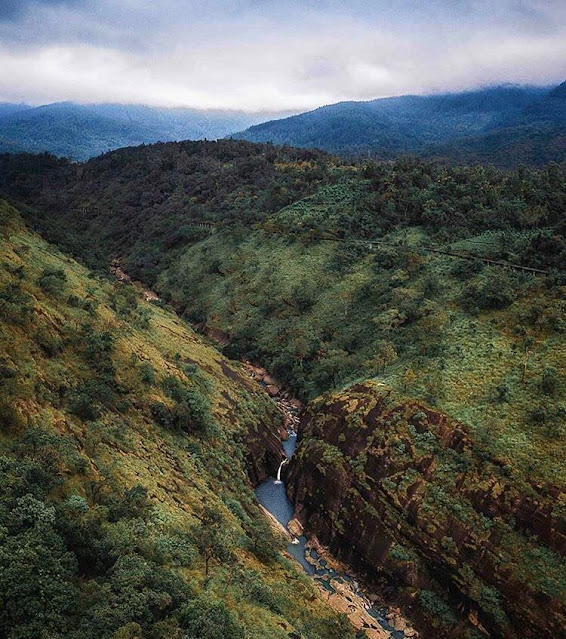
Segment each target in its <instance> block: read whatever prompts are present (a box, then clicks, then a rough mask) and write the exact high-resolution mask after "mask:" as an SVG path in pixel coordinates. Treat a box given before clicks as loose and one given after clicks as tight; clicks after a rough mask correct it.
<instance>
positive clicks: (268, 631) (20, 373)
mask: <svg viewBox="0 0 566 639" xmlns="http://www.w3.org/2000/svg"><path fill="white" fill-rule="evenodd" d="M0 207H1V208H0V221H1V233H2V236H1V239H2V241H1V244H0V264H1V267H2V268H1V269H0V290H1V291H2V292H3V293H6V291H7V290H8V287H9V286H13V285H16V286H19V290H20V292H21V293H23V294H24V295H26V296H29V297H28V298H27V306H28V307H29V308H33V310H32V311H31V314H30V316H29V318H28V319H27V320H26V319H25V318H24V317H23V315H22V314H21V313H19V312H18V310H17V309H15V308H14V307H13V306H10V304H3V305H2V308H1V309H0V310H1V313H0V322H1V323H0V359H1V361H2V366H3V371H6V370H7V369H9V370H10V371H12V373H14V372H15V377H12V376H7V378H6V379H4V380H3V384H2V386H0V393H2V395H3V397H2V402H0V403H1V404H2V411H3V414H2V416H3V428H2V431H1V434H0V450H1V452H2V454H5V455H10V454H11V453H10V451H11V450H13V449H14V447H15V446H17V445H18V442H21V441H22V438H23V437H25V433H26V429H28V430H29V428H34V429H39V430H40V431H41V432H42V433H44V435H45V436H50V437H51V436H53V437H54V438H55V439H54V441H55V442H56V444H55V447H56V448H57V447H58V450H63V451H66V452H64V454H62V456H61V461H60V467H59V473H60V477H62V481H61V482H60V483H59V485H58V486H57V487H56V489H54V490H53V491H52V493H51V495H50V497H49V499H50V500H51V501H52V502H53V503H56V504H61V503H62V502H63V501H64V500H67V499H68V498H69V497H71V496H73V495H78V496H80V497H84V498H85V499H86V500H87V503H88V504H89V507H90V509H91V512H93V511H94V510H96V509H97V508H98V506H97V502H96V499H95V497H96V495H97V494H102V495H107V496H108V497H109V498H112V497H113V496H117V495H120V494H122V492H123V491H124V490H126V489H129V488H132V487H135V486H138V485H141V486H143V487H145V488H146V489H147V491H148V496H149V499H150V503H151V516H150V518H149V520H148V522H146V528H145V530H144V531H143V532H141V538H140V537H139V536H136V534H137V535H139V534H140V531H139V530H138V532H137V533H136V526H135V525H133V524H127V525H125V528H123V529H122V530H121V532H120V531H118V530H116V527H117V526H118V524H112V523H111V522H106V523H105V530H106V531H107V532H108V534H109V535H110V537H112V536H115V535H125V544H126V547H127V548H129V551H127V552H129V553H135V552H136V550H133V549H132V548H139V546H141V547H142V548H145V549H146V550H147V553H148V554H149V555H151V556H152V558H153V559H154V555H155V553H156V552H157V551H156V548H157V546H160V547H161V548H163V549H167V550H164V551H163V552H162V553H161V559H160V562H161V563H160V565H161V566H162V567H164V568H165V569H167V570H171V571H173V572H174V573H175V574H180V575H181V576H182V579H183V580H184V581H185V582H186V583H187V584H189V586H190V589H191V591H192V592H193V593H194V595H195V596H196V595H197V594H198V593H200V592H202V591H205V592H206V596H207V597H209V598H214V597H217V598H219V599H221V600H223V601H224V602H226V603H227V604H228V607H229V608H230V609H231V610H233V611H235V613H236V616H237V618H238V622H239V624H240V625H241V626H242V628H244V630H245V636H246V637H273V638H276V637H281V638H283V637H287V636H288V633H289V632H291V631H292V630H293V629H295V630H299V631H301V630H302V631H303V632H304V633H305V635H304V636H308V637H325V636H328V634H327V633H328V632H329V630H328V628H329V627H330V626H329V625H328V624H331V621H330V620H331V619H333V616H332V613H330V611H329V610H328V609H327V608H325V606H324V605H323V604H322V603H320V602H319V601H318V600H317V598H316V595H315V592H314V588H313V587H312V585H311V584H310V583H309V582H308V580H307V579H306V578H305V577H304V576H303V575H302V574H301V573H300V571H299V570H298V569H297V568H295V566H293V565H292V564H291V563H290V562H288V561H287V560H285V559H282V558H281V557H279V558H275V559H273V560H271V561H267V560H262V559H260V558H259V557H258V556H257V555H256V554H254V553H253V552H252V551H251V546H250V540H249V538H248V537H247V535H246V532H245V531H244V526H245V525H248V526H249V524H250V522H252V524H253V522H257V521H259V520H260V519H261V514H260V513H259V511H258V508H257V506H256V505H255V500H254V498H253V493H252V491H251V488H250V486H249V483H248V481H247V479H246V477H245V471H244V465H243V450H242V448H243V447H242V445H237V444H236V442H237V441H239V440H241V439H243V438H244V436H245V434H246V433H247V432H248V431H249V430H250V429H257V428H259V425H260V423H261V422H262V421H263V422H266V421H267V422H268V421H269V420H273V419H274V411H273V407H272V405H271V403H270V402H268V400H266V399H265V397H264V395H263V394H262V393H261V392H259V391H257V390H255V389H254V388H253V387H252V386H247V387H245V386H243V385H242V384H241V383H238V381H237V379H235V380H233V379H231V378H230V377H229V376H227V375H226V374H225V372H224V369H223V367H224V366H225V365H226V364H225V361H224V360H223V359H222V358H221V356H220V355H219V354H218V353H217V352H216V351H215V350H214V349H212V348H211V347H209V346H207V345H205V344H204V343H203V342H202V341H201V340H200V339H199V338H198V337H197V336H195V334H194V333H193V332H192V331H191V330H190V329H188V328H187V326H186V325H184V324H183V323H182V322H181V321H180V320H179V319H178V318H177V317H176V316H175V315H173V314H172V313H171V312H169V311H167V310H163V309H161V308H158V307H156V306H154V305H149V304H146V303H142V302H140V303H139V305H138V306H137V308H136V309H134V310H133V311H132V312H131V314H130V315H129V316H125V315H124V312H121V313H117V312H116V311H114V310H113V309H112V304H113V302H112V300H115V299H117V298H116V296H117V295H118V300H120V295H122V290H121V287H119V286H117V285H115V284H111V283H107V282H104V281H101V280H98V279H96V278H94V277H93V276H92V275H90V274H89V273H88V271H86V270H85V269H84V268H83V267H81V266H79V265H78V264H76V263H75V262H74V261H72V260H70V259H69V258H66V257H64V256H62V255H61V254H60V253H59V252H58V251H57V250H56V249H54V248H53V247H52V246H50V245H48V244H47V243H46V242H44V241H43V240H42V239H40V238H39V237H38V236H37V235H34V234H32V233H30V232H29V231H28V230H27V229H26V228H25V227H24V225H23V224H22V222H21V221H20V219H19V217H18V215H17V213H16V212H15V211H14V210H13V209H11V207H9V206H7V205H6V204H5V203H2V204H1V205H0ZM45 269H62V270H63V271H64V274H65V276H66V280H67V281H66V284H65V285H64V290H63V291H61V292H60V293H58V294H46V293H45V292H44V291H43V290H42V289H41V288H40V287H39V286H38V285H37V281H38V278H40V277H41V274H42V273H44V272H45ZM8 297H10V296H8ZM70 297H71V298H73V297H74V298H75V300H80V301H81V302H80V303H79V304H77V302H76V301H73V303H72V304H70V303H69V301H68V300H69V298H70ZM6 299H7V298H6V296H4V300H6ZM84 301H88V302H89V304H87V305H86V307H85V308H81V306H84V305H83V302H84ZM118 308H120V305H119V302H118ZM92 309H95V310H92ZM20 310H21V308H20ZM84 323H88V324H90V325H91V326H92V328H93V330H94V331H104V332H107V333H109V334H111V335H112V337H113V338H114V340H115V348H114V351H113V353H112V362H113V364H114V367H115V370H116V374H115V383H116V387H118V386H119V387H120V388H121V392H120V394H119V397H118V398H116V399H114V400H112V402H111V403H110V405H109V406H107V407H106V408H105V409H104V410H102V411H101V415H100V417H99V418H98V419H95V420H85V419H81V418H79V417H77V416H75V415H73V414H71V413H70V411H69V405H68V396H69V393H70V392H71V389H72V388H73V387H75V386H76V385H77V384H81V383H82V382H83V381H85V380H87V379H89V378H92V377H96V372H93V371H92V370H91V369H90V368H89V365H88V364H87V365H85V361H84V353H83V348H84V343H82V342H81V337H80V335H81V334H80V330H81V329H80V327H81V325H82V324H84ZM40 344H42V346H40ZM144 362H146V363H147V362H149V363H150V364H151V366H152V367H153V369H154V372H155V382H154V383H150V384H147V383H144V382H142V381H141V370H142V368H143V367H142V364H143V363H144ZM190 363H193V364H196V365H197V368H194V367H193V368H191V369H190V375H188V374H187V373H186V372H183V369H182V367H183V365H186V364H190ZM228 366H229V367H232V366H233V365H228ZM185 371H186V369H185ZM168 375H169V376H171V375H172V376H174V377H176V378H178V379H179V380H181V381H182V383H183V384H185V385H188V386H189V387H191V388H196V389H200V392H202V393H203V394H205V395H207V397H208V399H209V401H210V403H211V406H212V415H213V420H214V423H215V428H214V429H213V431H212V433H211V434H208V435H206V436H205V435H199V434H191V435H186V434H182V433H179V432H172V431H168V430H164V429H163V428H161V427H159V426H158V425H157V424H156V423H155V422H154V420H153V419H152V417H151V412H150V410H149V406H150V404H151V403H152V402H156V401H161V402H163V403H165V404H168V403H170V402H171V400H170V398H168V397H167V396H166V394H164V391H163V388H162V385H161V383H160V382H161V381H162V380H163V379H164V378H165V377H166V376H168ZM235 376H236V377H237V371H236V375H235ZM76 458H79V459H80V460H81V463H80V464H74V463H71V461H69V460H72V459H76ZM203 503H206V504H209V505H210V506H212V507H213V508H214V509H216V510H217V511H218V512H220V513H222V515H223V516H224V518H225V520H226V522H227V526H228V528H229V530H230V534H231V535H233V537H234V538H235V539H236V546H235V554H236V557H237V559H236V561H235V563H234V564H232V566H231V567H230V566H226V567H224V568H220V567H218V566H217V567H214V568H213V570H212V574H211V577H210V578H208V579H205V578H204V574H203V561H202V559H201V558H200V557H199V555H198V553H196V551H195V548H194V547H191V539H190V535H189V537H188V538H187V536H186V535H187V532H188V531H189V529H190V527H191V526H194V525H195V523H196V522H197V521H198V520H197V519H196V518H195V513H196V514H197V515H198V512H199V511H200V508H201V506H202V504H203ZM227 504H228V505H231V507H232V509H230V508H229V507H228V505H227ZM234 504H236V506H235V505H234ZM237 504H241V505H240V506H238V505H237ZM234 513H239V514H240V515H241V516H240V518H238V516H236V514H234ZM243 521H245V522H247V523H246V524H245V525H244V523H243ZM119 523H121V525H124V522H119ZM134 523H135V520H134ZM260 523H261V522H260ZM264 533H265V535H267V536H268V537H269V535H270V533H269V531H264ZM269 543H271V544H272V545H273V547H277V545H278V544H279V542H278V541H277V540H276V539H275V537H272V538H271V539H270V541H269ZM180 546H183V547H184V548H185V549H186V551H187V552H186V556H189V557H190V559H188V560H180V559H179V552H180ZM148 548H149V550H148ZM177 551H179V552H177ZM138 552H139V550H138ZM142 554H143V551H142ZM181 554H182V553H181ZM185 559H186V558H185ZM242 570H244V571H246V570H248V571H249V570H254V571H256V572H257V573H258V574H259V577H258V578H259V581H260V583H261V589H263V591H264V592H269V593H271V595H273V602H275V603H273V602H272V603H271V605H265V604H264V605H262V604H261V603H259V602H258V597H257V596H256V597H254V596H250V594H249V592H245V589H243V588H242V587H241V586H239V585H238V578H237V577H236V578H235V575H237V574H239V573H238V572H237V571H242ZM77 577H78V576H77ZM100 579H103V577H101V578H100ZM94 581H96V580H90V579H89V578H88V576H83V577H82V578H81V579H78V580H77V583H78V585H79V587H80V588H81V589H83V590H85V592H89V591H90V592H91V593H93V592H96V588H95V585H94V583H93V582H94ZM120 613H123V616H124V619H123V620H122V621H124V620H125V621H128V622H129V621H132V622H137V621H139V619H137V618H136V616H135V615H136V613H135V612H134V611H133V610H132V612H131V613H130V612H129V610H128V607H127V606H126V607H125V609H124V610H121V611H120ZM311 619H312V621H309V620H311ZM325 620H327V621H325ZM317 624H318V625H317ZM122 625H123V624H122ZM142 627H143V628H144V635H143V636H146V634H145V632H146V631H148V632H149V630H148V629H147V628H146V627H145V626H144V625H143V622H142ZM307 627H310V628H311V629H310V630H308V629H307ZM317 628H318V629H317ZM114 629H115V630H117V629H118V627H117V626H116V628H114ZM130 630H131V628H130ZM14 636H15V635H14ZM102 636H106V634H104V633H103V634H102ZM121 636H122V635H121ZM124 636H126V635H124ZM127 636H130V635H127ZM132 636H133V635H132ZM136 636H137V635H136ZM147 636H150V635H147ZM151 636H157V635H153V634H152V635H151ZM170 636H173V634H172V635H170ZM175 636H176V635H175Z"/></svg>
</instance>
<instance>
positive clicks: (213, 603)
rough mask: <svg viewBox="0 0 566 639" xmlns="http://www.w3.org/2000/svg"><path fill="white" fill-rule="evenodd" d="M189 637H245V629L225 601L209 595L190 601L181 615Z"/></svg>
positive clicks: (181, 620)
mask: <svg viewBox="0 0 566 639" xmlns="http://www.w3.org/2000/svg"><path fill="white" fill-rule="evenodd" d="M179 621H180V624H181V627H182V628H183V630H184V636H185V637H186V638H187V639H243V638H244V631H243V629H242V628H241V626H240V625H239V623H238V620H237V618H236V616H235V615H234V613H233V612H232V611H231V610H230V609H229V608H228V607H227V606H226V604H225V603H224V602H223V601H219V600H214V599H212V600H211V598H210V597H207V596H201V597H197V598H196V599H194V600H193V601H191V602H190V603H188V604H187V605H186V606H185V607H184V608H183V609H182V610H181V613H180V615H179Z"/></svg>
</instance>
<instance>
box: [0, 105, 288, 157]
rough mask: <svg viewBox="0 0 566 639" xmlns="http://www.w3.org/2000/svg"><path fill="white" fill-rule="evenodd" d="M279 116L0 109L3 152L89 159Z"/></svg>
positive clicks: (128, 108)
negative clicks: (43, 153) (50, 154)
mask: <svg viewBox="0 0 566 639" xmlns="http://www.w3.org/2000/svg"><path fill="white" fill-rule="evenodd" d="M274 117H275V118H276V117H278V114H277V113H255V114H254V113H245V112H243V111H229V110H226V111H222V110H204V109H201V110H199V109H165V108H161V109H160V108H152V107H146V106H141V105H121V104H91V105H81V104H74V103H72V102H57V103H54V104H49V105H44V106H41V107H35V108H33V107H28V108H26V109H23V108H22V107H21V105H4V108H2V105H0V152H6V151H8V152H15V151H16V150H17V151H19V152H21V151H30V152H41V151H48V152H50V153H54V154H55V155H59V156H64V157H72V158H73V159H75V160H84V159H88V158H89V157H93V156H95V155H99V154H100V153H106V152H108V151H111V150H114V149H117V148H120V147H124V146H134V145H138V144H151V143H153V142H159V141H163V142H166V141H169V140H186V139H190V140H199V139H203V138H209V139H216V138H221V137H224V136H226V135H228V134H230V133H233V132H235V131H239V130H241V129H242V128H243V127H247V126H250V125H251V124H255V123H257V122H262V121H264V120H266V119H271V118H274Z"/></svg>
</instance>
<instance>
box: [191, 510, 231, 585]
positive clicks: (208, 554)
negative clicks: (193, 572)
mask: <svg viewBox="0 0 566 639" xmlns="http://www.w3.org/2000/svg"><path fill="white" fill-rule="evenodd" d="M191 532H192V535H193V537H194V540H195V545H196V547H197V548H198V551H199V552H200V554H201V555H202V557H203V558H204V573H205V575H208V572H209V564H210V562H211V561H212V560H215V561H219V562H229V561H231V560H232V559H233V553H232V547H233V546H234V540H233V539H232V536H231V531H230V529H229V528H228V526H227V525H226V522H225V520H224V517H223V516H222V514H221V513H219V512H218V511H217V510H215V509H214V508H212V507H210V506H205V507H204V509H203V512H202V514H201V515H200V516H199V523H198V524H197V525H196V526H194V527H193V528H192V531H191Z"/></svg>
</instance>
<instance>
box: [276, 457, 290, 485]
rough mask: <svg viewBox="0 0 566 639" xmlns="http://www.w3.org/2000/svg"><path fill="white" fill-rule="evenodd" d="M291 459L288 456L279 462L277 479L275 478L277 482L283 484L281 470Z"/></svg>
mask: <svg viewBox="0 0 566 639" xmlns="http://www.w3.org/2000/svg"><path fill="white" fill-rule="evenodd" d="M288 461H289V458H288V457H286V458H285V459H284V460H283V461H282V462H281V463H280V464H279V468H278V469H277V479H276V480H275V483H276V484H282V483H283V482H282V481H281V470H282V469H283V466H284V465H285V464H286V463H287V462H288Z"/></svg>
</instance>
